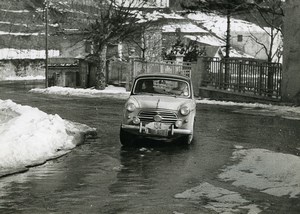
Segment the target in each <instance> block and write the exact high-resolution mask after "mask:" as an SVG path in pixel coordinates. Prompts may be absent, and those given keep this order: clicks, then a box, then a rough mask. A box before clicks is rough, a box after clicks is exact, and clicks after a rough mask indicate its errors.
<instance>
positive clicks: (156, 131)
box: [146, 129, 168, 136]
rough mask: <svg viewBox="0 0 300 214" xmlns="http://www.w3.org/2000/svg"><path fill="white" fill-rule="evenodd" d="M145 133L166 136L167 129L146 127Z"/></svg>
mask: <svg viewBox="0 0 300 214" xmlns="http://www.w3.org/2000/svg"><path fill="white" fill-rule="evenodd" d="M146 133H147V134H152V135H158V136H168V130H166V129H146Z"/></svg>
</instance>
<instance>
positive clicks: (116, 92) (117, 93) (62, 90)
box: [30, 85, 130, 99]
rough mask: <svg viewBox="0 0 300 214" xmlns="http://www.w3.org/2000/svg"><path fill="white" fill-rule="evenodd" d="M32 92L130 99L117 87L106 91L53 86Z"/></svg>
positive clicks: (122, 88)
mask: <svg viewBox="0 0 300 214" xmlns="http://www.w3.org/2000/svg"><path fill="white" fill-rule="evenodd" d="M30 92H33V93H42V94H57V95H68V96H83V97H99V96H101V97H103V96H104V95H107V96H109V97H116V98H124V99H127V98H128V97H129V94H130V92H128V91H126V89H125V88H124V87H116V86H112V85H109V86H108V87H106V88H105V89H104V90H97V89H82V88H67V87H58V86H53V87H49V88H45V89H39V88H35V89H31V90H30Z"/></svg>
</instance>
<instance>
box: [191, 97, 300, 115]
mask: <svg viewBox="0 0 300 214" xmlns="http://www.w3.org/2000/svg"><path fill="white" fill-rule="evenodd" d="M196 102H197V103H199V104H209V105H222V106H240V107H244V108H243V109H241V110H237V112H242V113H247V114H250V113H252V112H253V113H254V114H260V115H266V116H280V117H282V118H286V119H293V120H300V106H284V105H283V106H279V105H271V104H261V103H238V102H230V101H229V102H228V101H216V100H208V99H201V100H197V101H196Z"/></svg>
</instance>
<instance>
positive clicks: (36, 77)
mask: <svg viewBox="0 0 300 214" xmlns="http://www.w3.org/2000/svg"><path fill="white" fill-rule="evenodd" d="M44 79H45V76H41V75H39V76H25V77H17V76H15V77H13V76H11V77H6V78H5V80H11V81H23V80H44Z"/></svg>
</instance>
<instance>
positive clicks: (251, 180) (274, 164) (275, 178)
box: [219, 149, 300, 198]
mask: <svg viewBox="0 0 300 214" xmlns="http://www.w3.org/2000/svg"><path fill="white" fill-rule="evenodd" d="M233 160H239V161H240V162H239V163H238V164H236V165H233V166H229V167H227V168H226V169H224V171H223V172H222V173H221V174H220V175H219V177H220V178H221V179H223V180H225V181H232V184H233V185H234V186H243V187H247V188H254V189H258V190H260V191H261V192H264V193H267V194H270V195H274V196H289V197H291V198H294V197H296V196H297V195H298V196H299V194H300V157H298V156H295V155H291V154H283V153H276V152H272V151H269V150H265V149H249V150H246V149H237V150H236V151H235V152H234V153H233Z"/></svg>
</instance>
